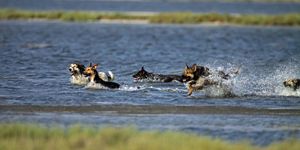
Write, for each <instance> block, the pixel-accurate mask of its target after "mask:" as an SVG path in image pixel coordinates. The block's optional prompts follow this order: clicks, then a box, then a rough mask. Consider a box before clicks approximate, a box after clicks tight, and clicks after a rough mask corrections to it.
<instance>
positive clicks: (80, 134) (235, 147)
mask: <svg viewBox="0 0 300 150" xmlns="http://www.w3.org/2000/svg"><path fill="white" fill-rule="evenodd" d="M299 148H300V140H298V139H290V140H286V141H282V142H279V143H273V144H270V145H269V146H267V147H257V146H253V145H251V144H249V143H248V142H246V141H240V142H235V143H231V142H227V141H224V140H220V139H213V138H209V137H201V136H197V135H194V134H187V133H180V132H171V131H164V132H159V131H138V130H136V129H134V128H103V129H97V128H93V127H86V126H73V127H70V128H67V129H65V130H64V129H62V128H59V127H52V128H46V127H42V126H38V125H29V124H25V125H24V124H0V149H1V150H2V149H3V150H6V149H9V150H20V149H22V150H35V149H36V150H54V149H55V150H79V149H86V150H99V149H101V150H106V149H107V150H111V149H113V150H141V149H143V150H160V149H164V150H165V149H172V150H253V149H255V150H256V149H257V150H286V149H288V150H298V149H299Z"/></svg>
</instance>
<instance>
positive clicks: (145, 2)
mask: <svg viewBox="0 0 300 150" xmlns="http://www.w3.org/2000/svg"><path fill="white" fill-rule="evenodd" d="M0 7H2V8H3V7H5V8H7V7H9V8H22V9H33V10H97V11H136V12H140V11H142V12H170V11H176V12H178V11H192V12H203V13H208V12H218V13H238V14H247V13H251V14H256V13H259V14H262V13H263V14H281V13H295V12H298V13H299V12H300V9H299V8H300V4H299V3H247V2H244V3H237V2H235V3H234V2H233V3H229V2H225V3H222V2H195V1H194V2H193V1H189V0H187V1H184V0H183V1H181V2H178V1H176V0H175V1H173V0H170V1H164V0H134V1H132V0H115V1H114V0H110V1H109V0H25V1H24V0H21V1H20V0H1V1H0Z"/></svg>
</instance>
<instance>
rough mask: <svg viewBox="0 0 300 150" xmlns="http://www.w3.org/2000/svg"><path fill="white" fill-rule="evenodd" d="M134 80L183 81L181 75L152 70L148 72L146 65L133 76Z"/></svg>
mask: <svg viewBox="0 0 300 150" xmlns="http://www.w3.org/2000/svg"><path fill="white" fill-rule="evenodd" d="M132 77H133V79H134V81H136V82H137V81H144V80H146V81H149V82H172V81H177V82H181V83H182V82H183V81H182V77H181V76H180V75H162V74H155V73H151V72H147V71H146V70H145V69H144V67H142V68H141V70H139V71H138V72H137V73H136V74H134V75H133V76H132Z"/></svg>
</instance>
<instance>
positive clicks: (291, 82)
mask: <svg viewBox="0 0 300 150" xmlns="http://www.w3.org/2000/svg"><path fill="white" fill-rule="evenodd" d="M283 85H284V86H285V87H289V88H292V89H293V90H294V91H296V90H297V89H299V88H300V79H287V80H285V81H284V82H283Z"/></svg>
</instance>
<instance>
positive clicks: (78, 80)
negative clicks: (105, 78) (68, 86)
mask: <svg viewBox="0 0 300 150" xmlns="http://www.w3.org/2000/svg"><path fill="white" fill-rule="evenodd" d="M70 82H71V83H72V84H75V85H86V84H88V82H89V80H88V78H86V77H84V76H81V77H79V78H75V77H71V78H70Z"/></svg>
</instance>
